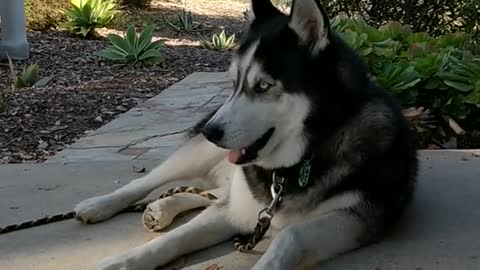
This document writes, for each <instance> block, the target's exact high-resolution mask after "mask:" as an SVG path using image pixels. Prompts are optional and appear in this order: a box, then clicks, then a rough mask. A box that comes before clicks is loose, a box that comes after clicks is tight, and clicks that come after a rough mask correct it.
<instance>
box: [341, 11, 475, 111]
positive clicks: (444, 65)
mask: <svg viewBox="0 0 480 270" xmlns="http://www.w3.org/2000/svg"><path fill="white" fill-rule="evenodd" d="M332 28H333V29H334V31H336V32H338V33H339V35H340V36H341V37H342V38H343V39H344V40H345V41H346V42H347V43H348V44H349V45H350V46H351V47H352V48H353V49H354V50H355V51H357V52H358V53H359V54H360V55H361V56H362V57H363V59H364V60H365V62H366V63H367V64H368V66H369V69H370V72H371V74H372V76H373V77H374V78H375V80H376V81H377V82H378V83H379V84H380V85H382V86H383V87H385V88H386V89H388V90H390V91H391V92H392V93H393V94H394V95H396V96H397V97H399V98H400V99H401V101H402V102H403V105H404V106H405V107H409V106H423V107H425V108H429V109H430V110H431V112H432V113H433V114H436V115H448V116H450V117H452V118H454V119H457V120H458V119H460V120H461V119H467V118H468V117H469V116H470V115H471V113H472V112H474V111H475V110H478V109H479V108H480V56H478V55H475V54H473V53H472V52H471V51H469V50H468V49H467V43H468V40H469V37H468V35H465V34H463V33H461V32H457V33H451V34H446V35H443V36H438V37H436V38H434V37H431V36H430V35H428V34H427V33H423V32H419V33H414V32H412V31H411V29H410V28H409V27H407V26H403V25H401V24H400V23H398V22H390V23H388V24H385V25H383V26H380V27H379V28H374V27H372V26H369V25H368V24H367V23H366V22H365V21H364V20H362V19H359V18H356V19H350V18H346V17H344V16H337V17H336V18H334V19H333V20H332Z"/></svg>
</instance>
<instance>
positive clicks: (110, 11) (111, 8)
mask: <svg viewBox="0 0 480 270" xmlns="http://www.w3.org/2000/svg"><path fill="white" fill-rule="evenodd" d="M116 7H117V5H116V2H115V1H114V0H70V7H69V9H67V10H65V15H66V16H67V19H68V21H67V23H66V24H65V27H66V28H67V29H68V30H70V31H72V32H73V33H75V34H78V35H80V34H81V35H83V36H84V37H86V36H89V35H91V34H92V33H93V31H94V30H95V28H96V27H103V26H105V25H107V24H108V23H109V22H110V21H112V19H113V18H114V17H115V15H116V14H117V13H118V12H119V10H117V9H116Z"/></svg>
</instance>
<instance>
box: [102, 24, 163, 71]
mask: <svg viewBox="0 0 480 270" xmlns="http://www.w3.org/2000/svg"><path fill="white" fill-rule="evenodd" d="M154 29H155V26H154V25H149V26H147V27H146V28H145V29H144V30H143V31H142V32H141V33H140V34H138V33H137V32H136V31H135V27H134V26H133V25H129V26H128V29H127V32H126V33H125V35H124V36H123V37H121V36H119V35H116V34H109V35H108V39H109V40H110V42H111V43H112V44H111V45H109V46H108V47H107V48H105V49H103V50H101V51H99V52H97V53H96V55H97V56H99V57H101V58H104V59H107V60H110V61H114V62H121V63H133V64H136V63H148V64H159V63H161V62H163V60H164V58H163V55H162V53H161V52H160V50H159V49H160V48H161V47H162V46H163V42H162V41H160V40H157V41H155V42H152V37H153V30H154Z"/></svg>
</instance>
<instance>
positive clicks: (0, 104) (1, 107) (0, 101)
mask: <svg viewBox="0 0 480 270" xmlns="http://www.w3.org/2000/svg"><path fill="white" fill-rule="evenodd" d="M7 107H8V103H7V99H6V98H5V97H4V96H3V94H2V93H0V113H2V112H4V111H5V110H6V109H7Z"/></svg>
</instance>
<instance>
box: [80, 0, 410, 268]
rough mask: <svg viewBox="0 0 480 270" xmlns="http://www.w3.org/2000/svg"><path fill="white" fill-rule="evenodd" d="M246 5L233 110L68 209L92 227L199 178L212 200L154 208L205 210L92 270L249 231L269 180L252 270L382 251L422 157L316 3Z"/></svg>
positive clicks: (161, 256)
mask: <svg viewBox="0 0 480 270" xmlns="http://www.w3.org/2000/svg"><path fill="white" fill-rule="evenodd" d="M251 4H252V11H253V16H254V18H253V20H252V21H251V23H250V24H249V30H248V34H247V35H246V37H245V39H244V40H243V42H242V44H241V46H240V47H239V49H238V51H236V52H235V54H234V56H233V59H232V63H231V68H230V72H231V76H232V77H233V93H232V94H231V96H230V97H229V98H228V100H227V101H226V102H225V103H224V104H223V105H222V106H221V107H220V108H219V109H218V110H217V111H216V112H215V113H214V114H213V115H212V116H211V117H209V118H208V119H206V120H205V121H203V122H202V123H200V124H199V125H198V126H197V127H195V128H194V131H195V132H194V135H192V137H191V138H190V139H189V140H188V141H187V142H186V143H185V144H184V145H183V146H181V147H180V148H179V149H178V150H177V151H176V152H175V153H174V154H173V155H171V156H170V157H169V158H168V159H167V160H165V161H164V162H163V163H162V164H161V165H160V166H158V167H157V168H155V169H154V170H152V172H150V173H149V174H147V175H146V176H144V177H141V178H139V179H136V180H133V181H132V182H131V183H129V184H127V185H126V186H124V187H122V188H120V189H118V190H116V191H114V192H113V193H111V194H107V195H104V196H99V197H94V198H91V199H89V200H86V201H83V202H81V203H80V204H78V205H77V206H76V209H75V211H76V213H77V217H78V218H79V219H80V220H81V221H83V222H85V223H95V222H99V221H102V220H105V219H108V218H110V217H112V216H113V215H115V214H116V213H118V212H120V211H121V210H122V209H124V208H126V207H128V206H129V205H131V204H133V203H135V202H137V201H139V200H141V199H143V198H144V197H145V196H147V195H148V194H149V193H150V192H151V191H152V190H154V189H156V188H157V187H159V186H162V185H164V184H166V183H168V182H171V181H174V180H178V179H198V186H203V187H208V188H212V189H214V190H213V191H212V192H213V193H215V194H216V195H218V196H219V200H217V201H216V202H214V203H209V202H206V201H205V200H202V199H203V198H202V199H199V200H195V199H193V198H191V197H188V196H187V195H188V194H183V195H182V194H177V195H178V196H177V195H174V196H172V197H170V198H165V199H164V200H160V201H157V202H154V203H152V204H151V205H150V206H149V208H150V209H162V211H163V213H160V214H166V213H167V212H169V211H170V212H169V213H170V214H171V215H175V214H176V212H179V211H184V210H187V209H191V208H196V207H199V206H207V205H208V207H207V208H206V209H205V210H203V211H202V212H201V213H200V214H198V215H197V216H196V217H195V218H193V219H192V220H191V221H189V222H188V223H186V224H184V225H182V226H179V227H178V228H175V229H173V230H172V231H170V232H168V233H166V234H165V235H161V236H159V237H157V238H156V239H153V240H151V241H150V242H148V243H146V244H144V245H142V246H139V247H136V248H134V249H132V250H129V251H127V252H125V253H124V254H120V255H118V256H113V257H110V258H106V259H104V260H103V261H101V262H100V263H99V269H103V270H107V269H108V270H113V269H123V270H126V269H128V270H133V269H135V270H153V269H155V268H156V267H157V266H161V265H164V264H166V263H168V262H170V261H172V260H173V259H175V258H177V257H179V256H182V255H184V254H187V253H191V252H194V251H197V250H200V249H204V248H207V247H210V246H212V245H215V244H218V243H220V242H223V241H225V240H228V239H230V238H232V236H234V235H236V234H248V233H251V232H252V231H253V230H254V228H255V226H256V224H257V219H258V214H259V212H260V211H261V210H262V209H264V208H265V206H267V205H268V204H269V203H270V202H271V200H272V195H271V193H270V186H271V185H272V179H273V180H275V178H276V177H279V178H281V179H283V180H284V183H283V193H282V200H281V201H280V202H279V204H278V206H277V208H276V210H275V212H274V214H275V216H274V217H273V219H272V221H271V228H270V230H269V233H271V234H272V238H273V240H272V242H271V244H270V246H269V248H268V249H267V251H266V252H265V254H263V256H262V257H261V258H260V260H259V261H258V262H257V263H256V264H255V265H254V266H253V268H252V269H254V270H291V269H306V268H308V267H310V266H312V265H314V264H317V263H319V262H322V261H325V260H327V259H331V258H333V257H335V256H337V255H339V254H342V253H345V252H348V251H351V250H354V249H357V248H359V247H362V246H364V245H367V244H369V243H372V242H374V241H378V240H380V239H381V238H382V237H383V236H384V235H385V233H387V232H388V231H389V230H390V229H391V228H392V226H393V225H394V224H395V223H396V222H397V221H398V219H399V218H400V215H401V213H402V212H403V211H404V209H405V207H406V206H407V204H408V202H409V201H410V199H411V197H412V194H413V191H414V183H415V179H416V175H417V156H416V149H415V147H414V144H413V143H412V142H411V136H410V131H409V128H408V124H407V122H406V120H405V119H404V117H403V115H402V113H401V109H400V107H399V105H398V104H397V103H396V101H394V100H393V99H392V97H391V96H389V95H388V94H387V93H386V91H384V90H383V89H381V88H380V87H379V86H377V85H376V84H375V83H374V82H372V81H371V80H370V79H369V76H368V72H367V69H366V67H365V66H364V63H363V62H362V60H361V59H360V58H359V56H358V55H356V54H355V53H354V52H353V51H352V50H351V49H350V48H348V47H347V46H346V45H345V44H344V43H343V42H342V41H341V40H340V39H339V37H337V36H336V35H335V33H333V32H332V31H331V29H330V23H329V20H328V18H327V15H326V13H325V10H324V9H323V8H322V6H321V4H320V2H319V0H295V1H294V2H293V6H292V8H291V13H290V14H289V15H286V14H283V13H281V12H280V11H279V10H277V9H276V8H275V7H274V6H273V5H272V4H271V3H270V2H269V1H267V0H252V3H251ZM306 162H308V164H309V166H308V168H309V171H308V172H307V173H305V171H303V175H302V172H301V171H302V168H303V167H304V164H305V163H306ZM305 174H306V176H305ZM299 179H302V181H300V180H299ZM190 195H191V194H190ZM192 196H193V195H192ZM209 204H210V205H209ZM169 206H171V208H170V209H174V210H169ZM147 210H148V209H147ZM162 211H160V212H162ZM172 211H173V212H175V213H173V212H172ZM152 213H153V214H152V216H151V217H150V218H151V219H155V218H156V217H155V213H154V211H153V212H152ZM172 213H173V214H172ZM157 214H158V213H157ZM167 214H168V213H167ZM157 217H158V216H157Z"/></svg>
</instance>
